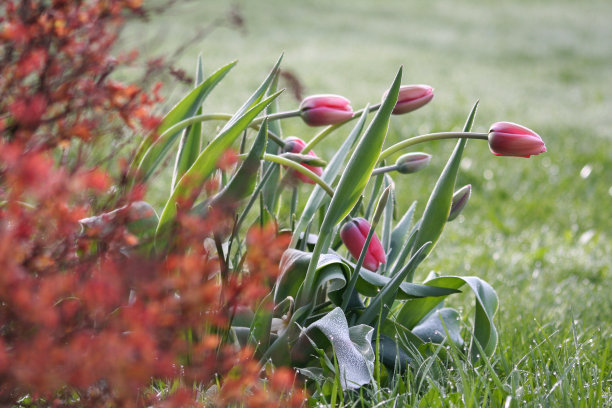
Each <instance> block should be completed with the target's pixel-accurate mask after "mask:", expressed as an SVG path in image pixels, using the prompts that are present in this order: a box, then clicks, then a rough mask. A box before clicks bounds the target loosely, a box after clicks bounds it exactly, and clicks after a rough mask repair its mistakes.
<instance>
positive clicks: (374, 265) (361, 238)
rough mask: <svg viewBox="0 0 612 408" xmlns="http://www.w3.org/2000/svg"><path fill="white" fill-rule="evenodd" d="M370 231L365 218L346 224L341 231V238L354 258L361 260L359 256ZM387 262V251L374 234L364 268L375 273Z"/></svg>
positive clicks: (364, 261) (355, 219)
mask: <svg viewBox="0 0 612 408" xmlns="http://www.w3.org/2000/svg"><path fill="white" fill-rule="evenodd" d="M369 231H370V223H369V222H368V221H366V220H365V219H364V218H354V219H352V220H351V221H349V222H347V223H346V224H344V225H343V226H342V228H341V229H340V238H342V242H343V243H344V245H346V247H347V248H348V250H349V252H350V253H351V255H352V256H353V258H355V259H359V255H360V254H361V250H362V249H363V246H364V244H365V240H366V238H367V236H368V232H369ZM386 262H387V257H386V255H385V250H384V249H383V247H382V244H381V243H380V240H379V239H378V237H377V236H376V233H374V235H373V236H372V239H371V240H370V245H369V246H368V250H367V252H366V255H365V259H364V260H363V266H365V267H366V268H367V269H370V270H372V271H375V270H377V269H378V267H379V266H380V264H384V263H386Z"/></svg>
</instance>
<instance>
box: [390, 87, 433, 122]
mask: <svg viewBox="0 0 612 408" xmlns="http://www.w3.org/2000/svg"><path fill="white" fill-rule="evenodd" d="M433 91H434V89H433V88H432V87H431V86H429V85H402V86H401V87H400V89H399V95H398V96H397V103H396V104H395V108H393V114H395V115H401V114H402V113H408V112H412V111H413V110H417V109H419V108H420V107H421V106H423V105H427V103H429V101H431V100H432V99H433V97H434V93H433ZM388 93H389V91H387V92H385V94H384V95H383V100H384V99H385V97H386V96H387V94H388Z"/></svg>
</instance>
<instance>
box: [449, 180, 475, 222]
mask: <svg viewBox="0 0 612 408" xmlns="http://www.w3.org/2000/svg"><path fill="white" fill-rule="evenodd" d="M470 195H472V185H471V184H468V185H467V186H463V187H461V188H460V189H459V190H457V191H455V194H453V202H452V204H451V208H450V213H449V214H448V221H452V220H454V219H455V218H457V217H458V216H459V214H461V211H463V209H464V208H465V206H466V205H467V202H468V200H469V199H470Z"/></svg>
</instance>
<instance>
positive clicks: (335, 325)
mask: <svg viewBox="0 0 612 408" xmlns="http://www.w3.org/2000/svg"><path fill="white" fill-rule="evenodd" d="M373 332H374V329H373V328H372V327H369V326H366V325H358V326H354V327H351V328H349V327H348V323H347V321H346V317H345V316H344V313H343V312H342V309H340V308H339V307H337V308H335V309H334V310H332V311H331V312H329V313H327V314H326V315H325V316H324V317H322V318H321V319H320V320H317V321H316V322H314V323H312V324H310V325H309V326H308V327H307V328H306V329H305V330H304V331H303V332H302V333H301V335H300V337H299V338H298V341H297V343H296V344H295V345H294V346H293V348H292V350H291V356H292V360H293V361H294V363H300V362H302V363H303V362H307V361H308V360H310V359H311V355H312V354H313V351H314V350H313V347H312V344H311V343H315V344H316V346H317V347H319V348H322V349H326V348H328V345H329V346H331V348H332V350H333V352H334V355H335V358H336V361H337V369H338V372H337V373H336V374H337V375H338V376H339V377H340V386H341V387H342V389H343V390H347V389H356V388H359V387H361V386H362V385H365V384H368V383H370V382H371V381H372V372H373V370H374V351H373V350H372V345H371V344H372V334H373Z"/></svg>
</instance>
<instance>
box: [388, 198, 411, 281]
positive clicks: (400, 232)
mask: <svg viewBox="0 0 612 408" xmlns="http://www.w3.org/2000/svg"><path fill="white" fill-rule="evenodd" d="M415 209H416V201H413V202H412V205H411V206H410V208H408V211H406V212H405V213H404V216H403V217H402V219H401V220H400V221H399V222H398V223H397V225H396V226H395V228H393V232H392V233H391V248H390V250H389V256H388V257H387V269H389V270H391V267H392V266H393V264H394V263H395V261H396V260H397V258H398V256H399V254H400V250H401V249H402V247H403V246H404V244H405V243H406V240H407V239H408V231H409V230H410V225H412V218H413V216H414V210H415Z"/></svg>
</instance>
